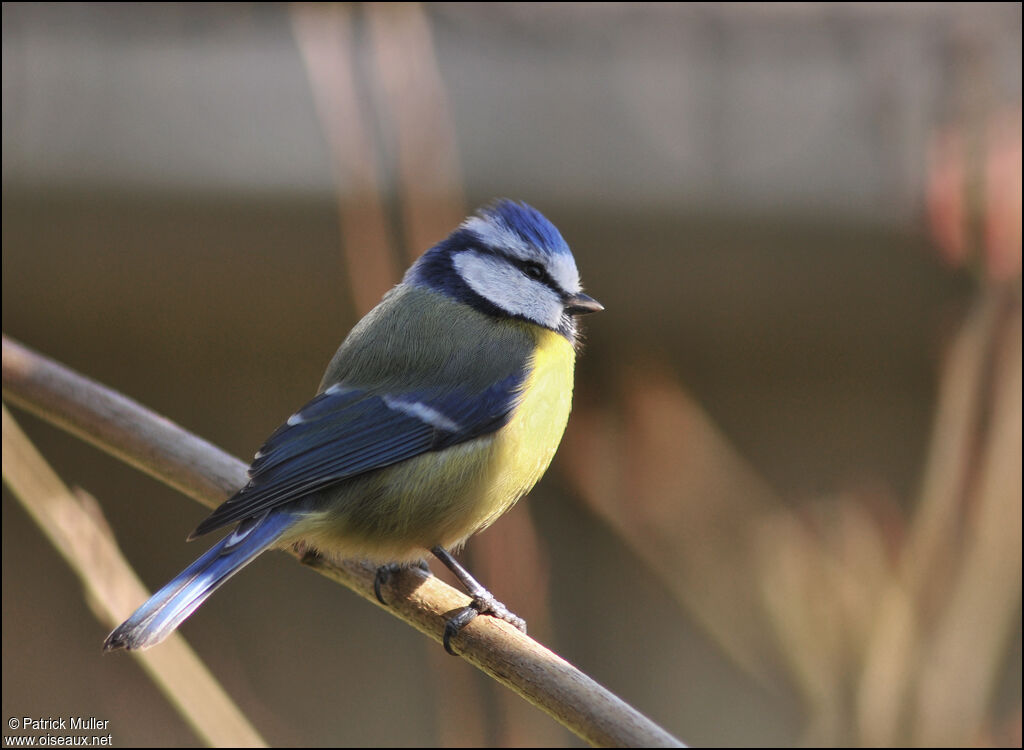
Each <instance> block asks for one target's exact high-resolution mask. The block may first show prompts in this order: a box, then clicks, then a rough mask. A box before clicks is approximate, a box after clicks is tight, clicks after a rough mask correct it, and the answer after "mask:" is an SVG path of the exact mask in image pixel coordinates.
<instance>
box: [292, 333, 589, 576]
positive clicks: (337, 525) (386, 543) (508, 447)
mask: <svg viewBox="0 0 1024 750" xmlns="http://www.w3.org/2000/svg"><path fill="white" fill-rule="evenodd" d="M517 325H523V327H524V328H528V329H529V330H530V332H531V335H532V336H533V337H534V340H535V347H534V350H533V352H532V354H531V356H530V361H529V365H528V375H527V377H526V379H525V381H524V383H523V386H522V389H521V397H520V401H519V405H518V407H517V408H516V409H515V411H514V412H513V414H512V417H511V419H510V420H509V422H508V423H507V424H506V425H505V426H504V427H502V428H501V429H500V430H498V431H497V432H496V433H494V434H492V435H486V436H483V437H480V438H477V439H475V440H470V441H467V442H465V443H461V444H459V445H455V446H452V447H450V448H447V449H445V450H441V451H436V452H430V453H424V454H423V455H420V456H417V457H415V458H411V459H409V460H407V461H403V462H401V463H400V464H396V465H394V466H391V467H389V468H387V469H384V470H382V471H376V472H371V473H370V474H367V475H363V476H361V477H356V478H353V479H352V480H349V481H347V482H344V483H342V484H341V485H339V486H338V487H337V488H335V489H333V490H331V491H330V492H331V495H332V496H333V501H332V502H331V503H329V504H328V505H327V506H326V507H325V509H324V510H323V511H322V512H316V513H312V514H310V516H309V517H308V518H307V519H306V520H305V521H304V522H303V523H301V524H298V525H297V526H296V530H295V531H296V536H297V537H301V538H303V539H304V541H305V542H306V543H307V544H310V545H311V546H313V547H316V548H318V549H320V550H321V551H322V552H325V553H333V554H337V555H340V556H343V557H350V558H361V559H366V560H374V561H379V562H392V561H394V562H401V561H411V560H416V559H420V558H422V556H423V554H424V550H429V549H430V548H431V547H433V546H434V545H438V544H439V545H441V546H443V547H446V548H452V547H458V546H459V545H461V544H462V543H463V542H464V541H465V540H466V539H467V538H469V537H470V536H472V535H473V534H475V533H476V532H478V531H480V530H482V529H484V528H486V527H487V526H489V525H490V524H491V523H493V522H494V521H495V520H497V518H498V517H499V516H500V515H501V514H502V513H504V512H505V511H507V510H508V509H509V508H510V507H512V505H514V504H515V502H516V501H517V500H519V498H521V497H522V496H523V495H525V494H526V493H527V492H529V491H530V489H531V488H532V487H533V485H534V484H536V483H537V480H538V479H540V477H541V476H542V475H543V474H544V472H545V470H547V468H548V466H549V465H550V464H551V459H552V458H554V455H555V451H556V450H557V449H558V444H559V442H560V441H561V439H562V433H563V432H564V431H565V425H566V422H567V421H568V419H569V411H570V409H571V407H572V386H573V369H574V365H575V359H576V354H575V351H574V349H573V347H572V344H570V343H569V341H568V340H566V338H565V337H564V336H561V335H559V334H557V333H554V332H552V331H548V330H547V329H542V328H539V327H537V326H532V325H527V324H517Z"/></svg>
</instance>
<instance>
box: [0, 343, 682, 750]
mask: <svg viewBox="0 0 1024 750" xmlns="http://www.w3.org/2000/svg"><path fill="white" fill-rule="evenodd" d="M3 396H4V398H5V399H7V400H10V401H12V402H13V403H16V404H18V405H19V406H22V407H23V408H26V409H28V410H30V411H32V412H33V413H35V414H36V415H38V416H40V417H42V418H44V419H46V420H47V421H50V422H52V423H54V424H56V425H58V426H60V427H63V428H64V429H67V430H69V431H71V432H73V433H74V434H76V435H79V436H81V437H84V438H85V439H87V440H89V442H91V443H93V444H94V445H96V446H98V447H100V448H102V449H103V450H106V451H108V452H109V453H112V454H114V455H115V456H117V457H119V458H121V459H122V460H125V461H128V462H129V463H131V464H132V465H134V466H137V467H140V468H143V469H144V470H145V471H147V472H148V473H149V474H151V475H153V476H154V477H156V478H158V479H161V480H163V481H165V482H167V483H168V484H171V485H173V486H175V487H178V488H179V489H183V491H185V492H186V494H189V495H190V496H192V497H195V498H196V499H198V500H200V502H203V503H204V504H206V505H211V506H212V505H216V504H217V503H219V502H221V501H222V500H223V499H224V497H225V495H226V494H227V493H228V492H229V491H231V490H232V489H233V488H234V487H238V486H241V485H242V484H243V483H244V478H245V465H244V464H242V463H241V462H240V461H238V460H237V459H232V458H231V457H229V456H227V455H226V454H224V453H223V452H222V451H221V450H220V449H219V448H216V447H215V446H213V445H210V444H209V443H206V442H205V441H202V440H200V439H199V438H197V437H195V436H194V435H191V434H190V433H188V432H186V431H185V430H183V429H182V428H180V427H178V426H177V425H174V424H173V423H171V422H170V421H168V420H166V419H163V418H161V417H158V416H156V415H155V414H153V413H152V412H150V411H149V410H147V409H145V408H144V407H142V406H140V405H139V404H137V403H135V402H134V401H131V400H130V399H128V398H125V397H124V396H122V395H120V394H118V393H114V392H112V391H110V390H108V389H106V388H104V387H103V386H101V385H99V384H97V383H95V382H93V381H90V380H88V379H86V378H83V377H82V376H80V375H78V374H76V373H74V372H72V371H70V370H68V369H67V368H65V367H63V366H62V365H60V364H58V363H56V362H54V361H52V360H49V359H47V358H45V357H43V356H41V355H39V354H37V353H35V352H33V351H32V350H30V349H28V348H26V347H25V346H23V345H21V344H19V343H17V342H14V341H12V340H10V339H8V338H7V337H6V336H4V337H3ZM186 455H187V456H188V458H187V459H183V458H182V456H186ZM232 478H233V479H235V480H236V481H233V482H232V481H231V480H232ZM295 554H296V555H297V556H298V553H295ZM303 562H305V563H306V564H307V565H309V566H310V567H313V568H314V569H316V570H318V571H319V572H320V573H322V574H324V575H326V576H328V577H329V578H331V579H333V580H336V581H338V582H340V583H343V584H344V585H346V586H347V587H349V588H351V589H352V590H353V591H355V592H356V593H357V594H359V595H360V596H362V597H363V598H364V599H366V600H367V601H370V602H376V598H375V596H374V593H373V578H374V570H373V569H372V568H371V567H369V566H367V565H365V564H363V563H358V562H346V563H340V564H335V563H332V562H328V561H326V560H323V559H321V558H317V557H311V556H308V557H306V558H303ZM390 598H391V599H392V604H391V606H389V607H386V611H388V612H391V613H392V614H394V615H395V616H397V617H400V618H401V619H403V620H405V621H406V622H407V623H409V624H410V625H412V626H413V627H415V628H416V629H417V630H420V631H421V632H423V633H425V634H427V635H428V636H430V637H431V638H433V639H434V640H435V641H437V642H440V641H441V636H442V633H443V630H444V624H445V616H446V614H447V613H449V612H451V611H452V610H454V609H457V608H459V607H462V606H465V605H466V603H467V597H466V596H465V595H464V594H462V593H460V592H458V591H456V590H455V589H453V588H451V587H450V586H448V585H447V584H445V583H443V582H442V581H440V580H438V579H436V578H434V577H432V576H428V575H427V574H425V573H422V572H420V571H419V570H418V569H413V570H410V571H408V572H406V573H405V574H404V575H402V576H399V577H397V579H396V583H395V586H394V588H393V589H392V591H391V597H390ZM453 645H454V646H455V649H456V650H457V651H458V652H459V654H460V655H461V656H462V657H463V658H465V659H466V660H467V661H468V662H470V663H471V664H473V665H474V666H476V667H477V668H478V669H480V670H482V671H484V672H486V673H487V674H489V675H490V676H491V677H493V678H494V679H496V680H498V681H499V682H501V683H502V684H504V685H505V686H506V687H509V688H511V689H512V690H514V691H515V692H517V693H519V694H520V695H521V696H522V697H523V698H525V699H526V700H527V701H529V702H530V703H532V704H533V705H535V706H537V707H538V708H540V709H541V710H543V711H545V712H547V713H548V714H549V715H551V716H552V717H553V718H554V719H555V720H557V721H559V722H560V723H562V724H563V725H564V726H565V727H567V728H568V729H569V730H570V731H572V732H574V733H575V734H577V735H578V736H579V737H581V738H583V739H584V740H586V741H587V742H590V743H591V744H593V745H596V746H622V747H680V746H682V743H681V742H680V741H679V740H677V739H676V738H675V737H673V736H672V735H671V734H669V733H668V732H666V731H665V730H664V729H662V728H661V727H659V726H658V725H657V724H655V723H653V722H652V721H651V720H650V719H648V718H647V717H645V716H644V715H642V714H641V713H640V712H638V711H637V710H636V709H634V708H632V707H631V706H629V705H628V704H627V703H625V702H624V701H623V700H622V699H620V698H619V697H617V696H616V695H614V694H613V693H611V692H609V691H608V690H606V689H605V688H603V687H602V686H600V685H599V684H597V683H596V682H595V681H594V680H592V679H591V678H590V677H588V676H586V675H585V674H583V673H582V672H580V671H579V670H577V669H576V668H575V667H573V666H572V665H571V664H569V663H568V662H566V661H565V660H563V659H561V658H560V657H558V656H557V655H556V654H554V653H552V652H551V651H549V650H548V649H546V648H544V647H543V646H541V645H540V644H538V643H537V642H535V641H533V640H532V639H530V638H529V637H527V636H525V635H523V634H522V633H520V632H519V631H518V630H516V629H515V628H514V627H512V626H511V625H508V624H506V623H504V622H501V621H499V620H496V619H495V618H492V617H478V618H476V620H474V621H473V622H471V623H470V624H469V625H468V626H467V627H466V628H465V629H464V630H463V631H462V632H461V633H460V634H459V636H458V637H457V638H456V639H455V640H454V642H453Z"/></svg>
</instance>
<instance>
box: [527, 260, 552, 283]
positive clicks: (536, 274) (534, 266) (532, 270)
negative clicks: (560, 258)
mask: <svg viewBox="0 0 1024 750" xmlns="http://www.w3.org/2000/svg"><path fill="white" fill-rule="evenodd" d="M523 273H525V274H526V275H527V276H529V277H530V278H531V279H534V280H535V281H542V280H543V279H544V277H545V276H546V275H547V274H546V273H545V272H544V266H542V265H541V264H540V263H524V264H523Z"/></svg>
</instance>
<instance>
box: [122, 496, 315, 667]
mask: <svg viewBox="0 0 1024 750" xmlns="http://www.w3.org/2000/svg"><path fill="white" fill-rule="evenodd" d="M295 520H296V517H295V516H294V515H291V514H289V513H282V512H277V513H273V512H270V513H264V514H263V515H262V516H259V517H258V518H250V519H247V520H245V521H242V523H240V524H239V525H238V528H236V529H235V530H234V531H233V532H232V533H231V534H229V535H228V536H227V537H225V538H224V539H222V540H221V541H220V542H219V543H217V544H216V545H214V546H213V548H212V549H210V550H209V551H208V552H207V553H206V554H205V555H203V556H202V557H200V558H199V559H198V560H196V561H195V562H194V563H192V564H191V565H189V566H188V567H187V568H186V569H185V570H183V571H182V572H181V573H180V574H178V575H177V576H176V577H175V578H174V580H173V581H171V582H170V583H168V584H167V585H166V586H164V587H163V588H162V589H160V590H159V591H158V592H156V594H154V595H153V596H152V597H151V598H150V600H149V601H147V602H146V603H145V604H143V605H142V606H141V607H139V608H138V609H137V610H136V611H135V614H133V615H132V616H131V617H129V618H128V619H127V620H125V621H124V622H123V623H121V624H120V625H118V626H117V628H116V629H115V630H114V632H113V633H111V634H110V635H109V636H107V640H106V642H105V643H104V644H103V650H104V651H113V650H114V649H118V648H126V649H142V648H149V647H150V646H155V645H156V644H158V643H160V641H162V640H163V639H164V638H166V637H167V636H169V635H170V634H171V633H172V632H174V630H175V628H177V627H178V626H179V625H181V623H182V622H184V621H185V618H187V617H188V616H189V615H190V614H192V613H193V612H195V611H196V609H198V607H199V605H200V604H202V603H203V602H204V601H206V597H208V596H209V595H210V594H212V593H213V592H214V591H216V590H217V589H218V588H219V587H220V585H221V584H223V583H225V582H226V581H227V580H228V579H229V578H230V577H231V576H233V575H234V574H235V573H237V572H238V571H240V570H241V569H242V568H244V567H245V566H246V565H248V564H249V563H251V562H252V561H253V560H255V559H256V557H257V556H258V555H259V554H260V553H261V552H263V551H264V550H266V549H268V548H270V547H272V546H274V544H275V543H276V542H277V541H278V540H279V539H280V538H281V537H282V536H283V535H284V533H285V532H286V531H287V530H288V527H290V526H291V525H292V524H293V523H294V522H295Z"/></svg>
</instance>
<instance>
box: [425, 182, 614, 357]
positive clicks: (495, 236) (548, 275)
mask: <svg viewBox="0 0 1024 750" xmlns="http://www.w3.org/2000/svg"><path fill="white" fill-rule="evenodd" d="M405 283H408V284H413V285H417V286H425V287H428V288H430V289H433V290H434V291H437V292H441V293H442V294H446V295H448V296H449V297H452V298H453V299H456V300H458V301H459V302H463V303H465V304H468V305H470V306H472V307H473V308H475V309H477V310H479V311H481V312H483V313H486V314H488V315H494V316H497V317H511V318H519V319H522V320H526V321H529V322H531V323H535V324H537V325H540V326H544V327H545V328H549V329H551V330H553V331H557V332H558V333H561V334H562V335H564V336H566V337H567V338H568V339H569V340H570V341H575V338H576V321H575V316H577V315H584V314H587V313H592V312H598V311H599V310H603V309H604V307H603V306H602V305H601V303H600V302H598V301H597V300H595V299H593V298H592V297H589V296H587V295H586V294H584V293H583V292H582V288H581V286H580V275H579V271H577V270H576V261H575V259H574V258H573V256H572V252H571V251H570V250H569V246H568V245H567V244H566V242H565V240H564V239H562V235H561V234H559V232H558V230H557V229H556V228H555V226H554V224H552V223H551V222H550V221H548V220H547V219H546V218H544V215H543V214H541V213H540V211H538V210H537V209H535V208H532V207H531V206H528V205H526V204H525V203H517V202H514V201H510V200H500V201H497V202H496V203H494V204H492V205H490V206H487V207H485V208H482V209H480V210H479V211H478V212H477V213H476V215H474V216H471V217H470V218H468V219H466V221H464V222H463V223H462V225H461V226H459V228H458V229H456V230H455V231H454V232H452V233H451V234H450V235H448V237H447V238H446V239H444V240H443V241H441V242H439V243H438V244H437V245H435V246H434V247H432V248H431V249H430V250H428V251H427V252H426V253H425V254H424V255H423V256H422V257H421V258H420V259H419V260H418V261H416V263H415V264H414V265H413V266H412V268H410V269H409V271H408V272H407V273H406V275H405Z"/></svg>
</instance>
